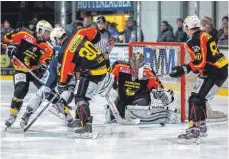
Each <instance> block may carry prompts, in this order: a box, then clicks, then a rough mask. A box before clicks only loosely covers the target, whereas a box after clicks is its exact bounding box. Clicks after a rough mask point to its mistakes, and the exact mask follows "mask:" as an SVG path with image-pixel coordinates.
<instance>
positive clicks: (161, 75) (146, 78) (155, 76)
mask: <svg viewBox="0 0 229 159" xmlns="http://www.w3.org/2000/svg"><path fill="white" fill-rule="evenodd" d="M169 74H170V73H166V74H160V75H153V76H151V77H142V78H140V80H148V79H151V78H157V77H163V76H168V75H169Z"/></svg>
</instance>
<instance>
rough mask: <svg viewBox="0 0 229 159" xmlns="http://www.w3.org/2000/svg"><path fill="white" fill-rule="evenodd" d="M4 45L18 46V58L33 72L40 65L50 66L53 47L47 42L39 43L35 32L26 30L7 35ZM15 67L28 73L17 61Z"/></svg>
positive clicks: (14, 62) (14, 61)
mask: <svg viewBox="0 0 229 159" xmlns="http://www.w3.org/2000/svg"><path fill="white" fill-rule="evenodd" d="M4 43H5V44H14V45H17V46H18V49H17V53H16V57H17V58H18V59H19V60H20V61H21V62H23V63H24V64H25V65H26V66H27V67H28V68H29V69H31V70H34V69H36V68H37V65H38V64H39V63H41V64H45V65H48V64H49V62H50V60H51V58H52V55H53V48H52V46H51V45H49V44H48V43H46V42H45V41H38V40H37V39H36V36H35V35H34V34H33V32H32V31H30V30H28V29H26V28H22V29H18V30H17V31H11V32H9V33H7V34H6V35H5V36H4ZM13 66H14V68H15V69H16V70H18V71H23V72H27V70H26V69H25V68H24V67H23V66H21V65H20V63H19V62H18V61H17V60H15V59H13Z"/></svg>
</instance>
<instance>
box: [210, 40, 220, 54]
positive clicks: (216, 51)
mask: <svg viewBox="0 0 229 159" xmlns="http://www.w3.org/2000/svg"><path fill="white" fill-rule="evenodd" d="M210 49H211V52H212V56H215V55H217V54H219V51H218V48H217V46H216V43H215V41H212V42H211V43H210Z"/></svg>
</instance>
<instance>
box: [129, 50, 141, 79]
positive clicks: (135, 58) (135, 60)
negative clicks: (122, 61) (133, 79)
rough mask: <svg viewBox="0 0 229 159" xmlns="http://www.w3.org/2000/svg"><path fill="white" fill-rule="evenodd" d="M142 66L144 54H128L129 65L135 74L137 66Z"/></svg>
mask: <svg viewBox="0 0 229 159" xmlns="http://www.w3.org/2000/svg"><path fill="white" fill-rule="evenodd" d="M143 66H144V56H143V54H141V53H140V52H137V53H133V54H132V55H131V56H130V67H131V68H132V69H133V71H134V73H135V74H136V75H137V74H138V70H139V68H141V67H143Z"/></svg>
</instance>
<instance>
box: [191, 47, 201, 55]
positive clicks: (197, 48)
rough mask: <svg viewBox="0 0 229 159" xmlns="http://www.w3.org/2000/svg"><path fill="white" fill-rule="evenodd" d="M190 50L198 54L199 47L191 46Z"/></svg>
mask: <svg viewBox="0 0 229 159" xmlns="http://www.w3.org/2000/svg"><path fill="white" fill-rule="evenodd" d="M192 49H193V51H194V52H196V53H198V52H200V47H199V46H192Z"/></svg>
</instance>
